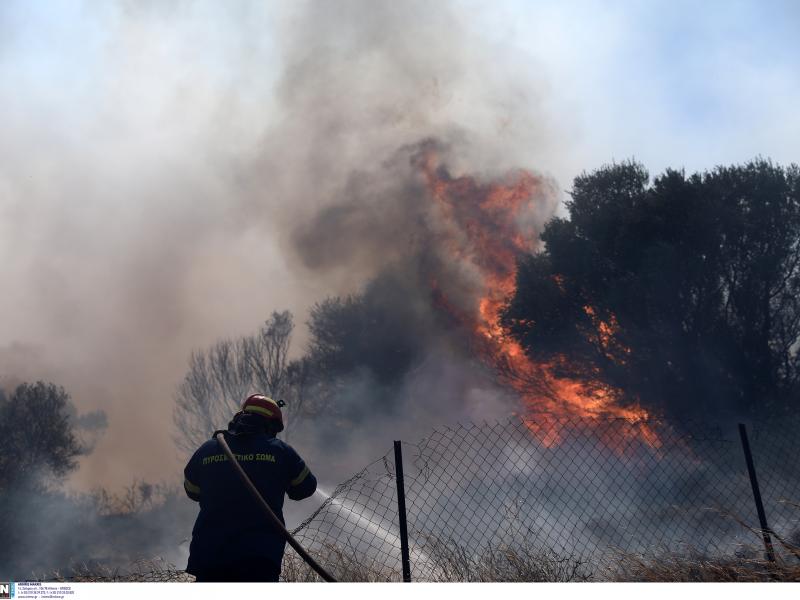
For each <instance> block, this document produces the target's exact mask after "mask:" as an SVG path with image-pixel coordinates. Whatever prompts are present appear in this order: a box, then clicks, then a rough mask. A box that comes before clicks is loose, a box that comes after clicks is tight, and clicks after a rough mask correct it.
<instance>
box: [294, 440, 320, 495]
mask: <svg viewBox="0 0 800 600" xmlns="http://www.w3.org/2000/svg"><path fill="white" fill-rule="evenodd" d="M292 454H293V455H294V456H293V458H294V460H293V461H292V463H293V465H292V466H293V468H292V470H291V471H290V476H291V479H290V481H289V487H288V488H287V490H286V495H287V496H289V498H291V499H292V500H302V499H303V498H308V497H309V496H310V495H311V494H313V493H314V492H315V491H316V489H317V478H316V477H314V474H313V473H312V472H311V471H310V470H309V468H308V467H307V466H306V463H305V462H303V459H302V458H300V457H299V456H298V455H297V454H296V453H294V452H292Z"/></svg>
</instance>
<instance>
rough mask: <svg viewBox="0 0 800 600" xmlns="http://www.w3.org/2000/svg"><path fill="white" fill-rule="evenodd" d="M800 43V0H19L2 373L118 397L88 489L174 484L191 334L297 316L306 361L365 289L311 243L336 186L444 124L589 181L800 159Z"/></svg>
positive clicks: (484, 163)
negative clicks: (313, 329)
mask: <svg viewBox="0 0 800 600" xmlns="http://www.w3.org/2000/svg"><path fill="white" fill-rule="evenodd" d="M393 11H395V12H393ZM798 33H800V5H798V4H797V3H796V2H792V1H786V2H780V1H767V2H764V1H753V2H733V1H732V2H722V1H720V2H703V3H697V2H688V1H670V2H657V1H650V2H644V1H633V0H630V1H626V2H622V1H611V2H590V1H573V2H562V1H545V2H534V1H504V2H503V1H496V2H477V1H475V0H453V2H450V3H444V2H443V3H439V4H436V5H431V4H426V3H421V2H419V3H415V2H408V3H404V4H403V6H402V8H396V9H395V8H391V3H371V2H366V1H364V2H354V1H351V0H342V1H341V2H331V3H321V4H320V3H317V4H315V3H313V2H312V3H308V2H284V3H265V2H245V1H233V2H226V3H220V2H213V1H207V2H190V1H182V0H171V1H167V0H165V1H163V2H146V1H141V2H133V1H130V2H127V1H119V2H99V1H98V2H82V1H79V0H73V1H67V0H49V1H32V0H5V1H4V2H0V114H2V121H1V122H2V135H0V282H2V287H0V384H4V385H7V386H11V385H13V384H14V383H16V382H19V381H22V380H31V379H40V378H41V379H46V380H51V381H54V382H56V383H59V384H62V385H64V386H65V387H66V388H67V390H68V391H69V392H70V393H71V394H72V396H73V399H74V402H75V404H76V406H77V407H78V408H79V410H81V411H94V410H104V411H106V412H107V414H108V416H109V428H108V430H107V432H106V433H105V435H104V436H103V438H102V439H101V440H100V442H99V443H98V446H97V448H96V450H95V452H94V453H93V454H92V455H90V456H88V457H85V458H84V459H82V464H81V468H80V469H79V471H78V472H76V473H75V474H74V475H73V476H72V479H71V485H73V486H75V487H76V488H79V489H86V488H90V487H93V486H95V485H108V486H111V487H115V486H116V487H118V486H122V485H125V484H127V483H129V482H130V481H131V480H132V479H133V478H134V477H138V478H146V479H150V480H159V479H165V480H171V479H173V478H175V477H176V473H179V469H180V466H181V457H180V456H178V455H177V453H176V451H175V449H174V448H173V446H172V443H171V438H170V434H169V429H170V424H171V415H172V405H173V394H174V390H175V387H176V386H177V384H178V383H179V381H180V379H181V378H182V376H183V373H184V372H185V368H186V363H187V360H188V356H189V353H190V352H191V351H192V349H196V348H202V347H207V346H208V345H209V344H211V343H213V342H214V341H215V340H217V339H219V338H221V337H224V336H235V335H242V334H246V333H252V332H253V331H255V330H256V328H257V327H258V326H259V324H260V323H261V322H262V321H263V320H264V319H265V318H267V316H268V315H269V313H270V312H271V311H272V310H282V309H284V308H291V309H292V310H293V311H294V312H295V314H296V315H297V322H298V323H299V324H300V327H299V328H298V335H297V338H296V343H295V352H300V351H302V344H303V339H304V332H303V327H302V323H303V322H304V320H305V314H306V312H307V310H308V308H309V306H310V305H311V304H312V303H313V302H314V301H317V300H319V299H321V298H322V297H323V296H324V295H326V294H329V293H340V292H342V291H347V290H350V289H352V288H353V287H354V286H356V285H357V284H358V279H357V278H355V279H354V278H353V277H347V276H346V274H341V273H340V274H338V275H336V277H328V278H319V277H308V276H302V275H300V274H298V271H297V268H296V258H295V257H293V256H292V253H291V251H289V250H287V241H286V240H287V234H286V231H287V229H290V228H291V224H292V223H293V222H294V221H296V220H297V219H300V218H302V216H303V214H304V213H305V212H306V211H308V210H312V209H315V208H317V207H318V206H320V205H324V203H325V198H326V196H327V195H328V192H329V190H331V189H333V186H334V183H327V182H328V181H330V182H337V181H344V180H345V179H346V173H348V172H350V171H351V170H352V169H354V168H356V167H358V168H361V169H369V168H370V166H369V163H370V161H374V162H375V163H378V162H380V160H382V158H383V157H385V156H386V155H388V154H381V153H388V152H389V151H390V149H391V148H392V147H394V145H395V144H396V143H410V142H412V141H414V140H416V139H419V137H420V136H423V135H426V132H428V131H430V133H431V135H443V134H444V133H447V134H449V133H450V132H453V131H455V132H458V135H456V136H455V137H457V138H458V139H462V138H463V139H466V140H468V141H469V143H468V144H466V145H467V146H470V148H471V149H466V150H464V151H463V152H462V157H463V162H462V164H460V165H457V167H456V168H465V169H466V168H470V169H472V170H476V171H478V172H487V173H488V172H498V171H502V170H503V169H512V168H519V167H521V168H528V169H531V170H534V171H536V172H539V173H543V174H545V175H547V176H550V177H552V178H554V179H555V181H556V182H557V184H558V187H559V188H560V189H561V190H564V191H568V190H569V188H570V182H571V181H572V179H573V178H574V177H575V176H576V175H578V174H579V173H581V172H582V171H584V170H592V169H595V168H597V167H599V166H601V165H602V164H605V163H609V162H611V161H621V160H626V159H630V158H634V159H636V160H638V161H640V162H642V163H643V164H644V165H645V166H646V167H648V168H649V169H650V172H651V173H652V174H657V173H659V172H661V171H662V170H663V169H665V168H667V167H675V168H685V169H686V170H687V171H695V170H704V169H711V168H713V167H714V166H716V165H720V164H730V163H737V162H743V161H747V160H748V159H751V158H753V157H755V156H763V157H766V158H770V159H772V160H774V161H776V162H778V163H783V164H788V163H791V162H797V161H799V160H800V114H798V111H797V106H800V64H798V63H800V59H798V57H800V35H798ZM395 53H397V54H398V55H402V60H401V59H400V58H399V57H398V56H396V55H395ZM340 81H345V82H347V83H348V85H347V86H346V87H341V86H339V85H337V82H340ZM320 147H322V149H320ZM475 148H478V150H476V149H475ZM332 157H336V159H335V160H334V159H332ZM301 164H302V165H303V168H302V169H300V168H299V167H298V165H301ZM310 166H313V167H314V168H315V169H318V170H317V171H314V172H315V173H320V174H319V178H320V180H321V181H325V182H326V183H325V184H318V183H316V182H315V181H310V180H309V179H308V177H307V175H305V174H307V173H308V172H309V171H308V169H309V168H310ZM565 197H566V196H565ZM301 205H302V206H301ZM337 277H338V278H337ZM143 440H146V445H147V447H148V450H147V451H142V450H141V448H142V444H143Z"/></svg>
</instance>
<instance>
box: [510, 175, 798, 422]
mask: <svg viewBox="0 0 800 600" xmlns="http://www.w3.org/2000/svg"><path fill="white" fill-rule="evenodd" d="M567 208H568V209H569V219H565V218H555V219H553V220H551V221H550V222H549V223H548V224H547V226H546V228H545V231H544V232H543V234H542V240H543V241H544V242H545V244H546V247H545V249H544V250H543V251H541V252H538V253H536V254H526V255H521V256H520V259H521V260H520V263H519V271H518V273H517V277H516V289H515V291H514V293H513V295H512V297H511V299H510V303H509V304H508V306H507V307H506V308H505V309H504V310H503V313H502V320H501V322H502V326H503V328H505V330H506V331H508V332H509V333H510V334H511V336H512V339H513V340H515V343H518V344H519V345H520V348H521V349H522V351H524V353H525V355H526V356H528V357H530V359H531V360H533V361H537V362H544V363H547V364H551V365H553V367H554V372H555V373H556V374H557V375H558V376H560V377H567V378H570V379H571V380H575V381H579V382H593V381H596V380H600V381H602V382H604V383H605V384H607V385H609V386H611V388H613V389H614V390H618V393H617V397H618V399H619V401H620V402H621V403H622V404H624V405H627V406H631V405H633V406H639V405H641V406H642V407H644V408H646V409H648V410H650V411H651V412H655V413H659V414H664V415H666V416H677V417H680V418H686V417H687V416H696V415H705V414H714V415H716V416H720V415H722V414H725V413H727V414H729V415H731V416H734V415H741V414H743V413H755V412H756V411H759V412H761V411H763V410H764V409H779V408H785V407H787V406H788V405H789V399H790V398H791V394H792V393H793V392H795V393H796V390H797V387H796V386H797V381H798V375H799V374H800V370H799V367H800V362H798V354H797V347H798V341H800V300H798V298H799V297H800V296H798V294H799V293H800V170H798V167H797V166H791V167H788V168H783V167H779V166H775V165H773V164H771V163H769V162H767V161H764V160H756V161H754V162H751V163H748V164H746V165H743V166H732V167H727V168H717V169H715V170H714V171H712V172H708V173H703V174H694V175H691V176H686V175H685V174H684V173H683V172H678V171H673V170H668V171H666V172H665V173H664V174H663V175H661V176H659V177H657V178H656V179H655V180H654V181H653V183H652V184H649V176H648V173H647V171H646V170H645V169H644V167H642V166H641V165H639V164H635V163H623V164H619V165H612V166H608V167H604V168H602V169H600V170H598V171H595V172H594V173H591V174H587V175H583V176H581V177H578V178H577V179H576V180H575V183H574V189H573V191H572V199H571V201H569V202H568V203H567Z"/></svg>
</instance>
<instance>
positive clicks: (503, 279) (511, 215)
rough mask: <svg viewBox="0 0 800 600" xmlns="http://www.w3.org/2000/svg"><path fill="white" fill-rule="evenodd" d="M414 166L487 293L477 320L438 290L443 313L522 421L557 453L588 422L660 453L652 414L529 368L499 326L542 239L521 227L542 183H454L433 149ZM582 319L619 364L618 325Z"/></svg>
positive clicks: (541, 368)
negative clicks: (614, 422) (507, 391)
mask: <svg viewBox="0 0 800 600" xmlns="http://www.w3.org/2000/svg"><path fill="white" fill-rule="evenodd" d="M417 164H418V166H419V168H420V170H421V172H422V174H423V177H424V179H425V182H426V184H427V187H428V189H429V190H430V192H431V195H432V197H433V198H434V199H435V201H436V202H437V204H438V206H439V209H440V210H441V211H442V212H443V213H444V218H445V221H446V222H447V223H450V224H451V225H452V226H453V231H452V232H451V235H450V236H449V238H448V242H449V243H448V244H447V246H448V249H449V251H450V252H451V253H452V254H453V257H454V258H455V259H457V260H460V261H465V260H466V261H469V262H470V263H471V264H472V265H474V267H475V269H476V271H477V273H478V274H479V278H480V279H481V282H480V283H481V285H480V288H481V290H482V291H481V295H480V296H479V297H478V298H477V299H476V309H475V311H474V314H464V312H463V311H460V312H459V311H456V309H454V308H453V307H452V306H451V305H450V304H449V303H448V302H447V301H446V298H443V296H444V295H445V294H446V291H444V290H437V292H438V295H439V296H440V298H442V305H443V306H445V307H447V308H448V310H450V312H452V313H454V314H456V315H457V317H458V318H459V320H460V321H462V322H464V323H466V324H467V325H468V326H469V327H470V328H471V329H472V331H473V333H474V338H475V341H476V346H477V348H478V351H479V352H480V354H481V356H482V357H483V358H484V360H486V361H488V362H489V363H490V364H491V365H492V366H493V367H495V368H496V370H497V372H498V373H499V376H500V378H501V379H502V380H503V382H504V383H505V384H506V385H508V386H510V387H511V388H513V389H514V390H515V391H516V392H518V393H519V395H520V396H521V398H522V400H523V403H524V406H525V408H526V412H527V413H528V414H527V415H525V416H532V415H535V418H532V419H526V423H527V424H528V427H529V428H530V429H531V431H532V432H533V433H534V434H535V435H536V437H537V438H538V439H539V440H540V441H541V442H542V443H543V444H545V445H547V446H552V445H555V444H557V443H558V442H559V441H560V440H561V439H562V435H563V427H564V424H565V423H566V422H567V421H570V420H571V421H573V422H574V421H575V419H574V418H575V417H581V418H583V420H588V421H589V422H591V420H598V421H599V420H600V419H603V421H604V422H607V421H608V418H609V417H611V418H614V417H616V418H619V419H621V420H624V421H623V423H625V424H626V425H628V426H627V427H625V431H626V432H632V434H631V433H626V434H625V437H629V436H630V435H634V436H636V437H638V438H639V439H640V440H642V441H644V442H645V443H647V444H648V445H650V446H653V447H658V446H660V441H659V438H658V436H657V434H656V433H655V432H654V430H653V429H652V428H651V427H650V426H649V425H648V423H647V419H648V416H649V415H648V413H647V411H645V410H644V409H642V408H640V407H639V406H638V405H637V406H633V407H623V406H620V405H619V404H617V402H616V398H617V397H618V396H617V390H614V389H613V388H610V387H609V386H608V385H604V384H603V383H602V382H601V381H599V380H598V381H597V382H593V383H592V384H591V385H587V384H585V383H581V382H578V381H574V380H570V379H564V378H559V377H557V376H556V375H554V365H553V364H547V363H544V364H540V363H536V362H534V361H532V360H531V359H530V358H529V357H528V356H527V355H526V353H525V352H524V350H523V348H522V347H521V346H520V344H519V343H518V342H516V341H515V340H514V339H512V338H511V336H510V335H509V334H508V332H507V331H505V329H504V328H503V327H502V325H501V321H500V313H501V310H502V308H503V305H504V303H505V301H506V300H507V298H508V297H509V296H510V295H512V294H513V293H514V291H515V289H516V288H515V286H516V280H515V270H516V260H517V258H518V257H519V256H520V255H521V254H523V253H526V252H532V251H534V250H536V248H537V244H538V243H539V232H538V231H535V230H534V228H533V227H531V226H528V227H526V226H525V225H522V223H523V222H524V216H525V213H526V211H529V210H530V209H531V208H532V203H533V202H535V201H536V198H537V196H540V195H541V194H542V193H543V191H544V190H543V186H544V185H545V182H543V180H542V179H540V178H538V177H536V176H535V175H533V174H532V173H530V172H527V171H519V172H517V173H515V174H513V175H512V176H511V177H509V178H508V179H507V180H506V181H503V182H499V183H492V184H483V183H480V182H478V181H476V180H475V179H474V178H473V177H469V176H461V177H452V176H451V175H450V174H449V173H448V171H447V170H446V169H445V168H444V167H443V166H442V165H441V164H440V163H439V159H438V156H437V153H436V151H435V149H433V148H426V149H425V151H424V152H423V153H422V154H421V155H420V156H419V158H418V163H417ZM584 311H585V312H586V314H587V316H589V318H590V319H591V320H592V322H593V323H594V325H595V328H596V329H597V331H598V335H599V337H600V341H601V346H602V347H603V349H604V350H605V351H606V352H608V353H611V352H612V349H613V350H614V351H615V355H617V356H618V355H619V351H618V350H619V349H620V348H621V346H620V345H619V344H618V343H617V342H616V340H615V337H614V336H615V333H616V331H617V328H618V324H617V323H616V320H615V319H614V318H613V317H612V318H610V319H608V320H606V321H602V320H601V319H599V318H598V316H597V314H596V311H595V309H594V308H593V307H591V306H586V307H584ZM626 352H629V350H628V349H627V348H624V347H622V354H623V355H624V353H626ZM631 425H633V427H631ZM604 431H605V432H606V433H605V434H604V436H605V437H606V439H604V442H606V444H607V445H608V446H610V447H612V448H617V449H622V446H623V445H624V444H625V443H626V442H628V441H630V440H627V439H621V438H620V433H619V431H616V432H613V433H610V432H609V430H608V428H604Z"/></svg>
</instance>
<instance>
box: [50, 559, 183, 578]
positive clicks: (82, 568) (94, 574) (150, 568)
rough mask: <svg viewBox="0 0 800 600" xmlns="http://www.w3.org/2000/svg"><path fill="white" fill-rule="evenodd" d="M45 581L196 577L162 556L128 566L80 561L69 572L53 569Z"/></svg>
mask: <svg viewBox="0 0 800 600" xmlns="http://www.w3.org/2000/svg"><path fill="white" fill-rule="evenodd" d="M42 580H44V581H74V582H98V583H108V582H122V581H126V582H151V583H155V582H160V583H167V582H175V583H188V582H192V581H194V577H193V576H192V575H189V574H188V573H187V572H186V571H183V570H179V569H178V568H176V567H175V565H173V564H170V563H168V562H166V561H165V560H164V559H162V558H151V559H141V560H137V561H135V562H133V563H131V565H130V566H128V567H126V568H124V569H123V568H120V567H116V568H113V569H112V568H109V567H107V566H104V565H98V564H91V565H90V564H87V563H80V564H77V565H74V566H72V567H70V568H69V569H68V570H67V572H65V573H62V572H60V571H53V572H52V573H50V574H48V575H46V576H44V577H42Z"/></svg>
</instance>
